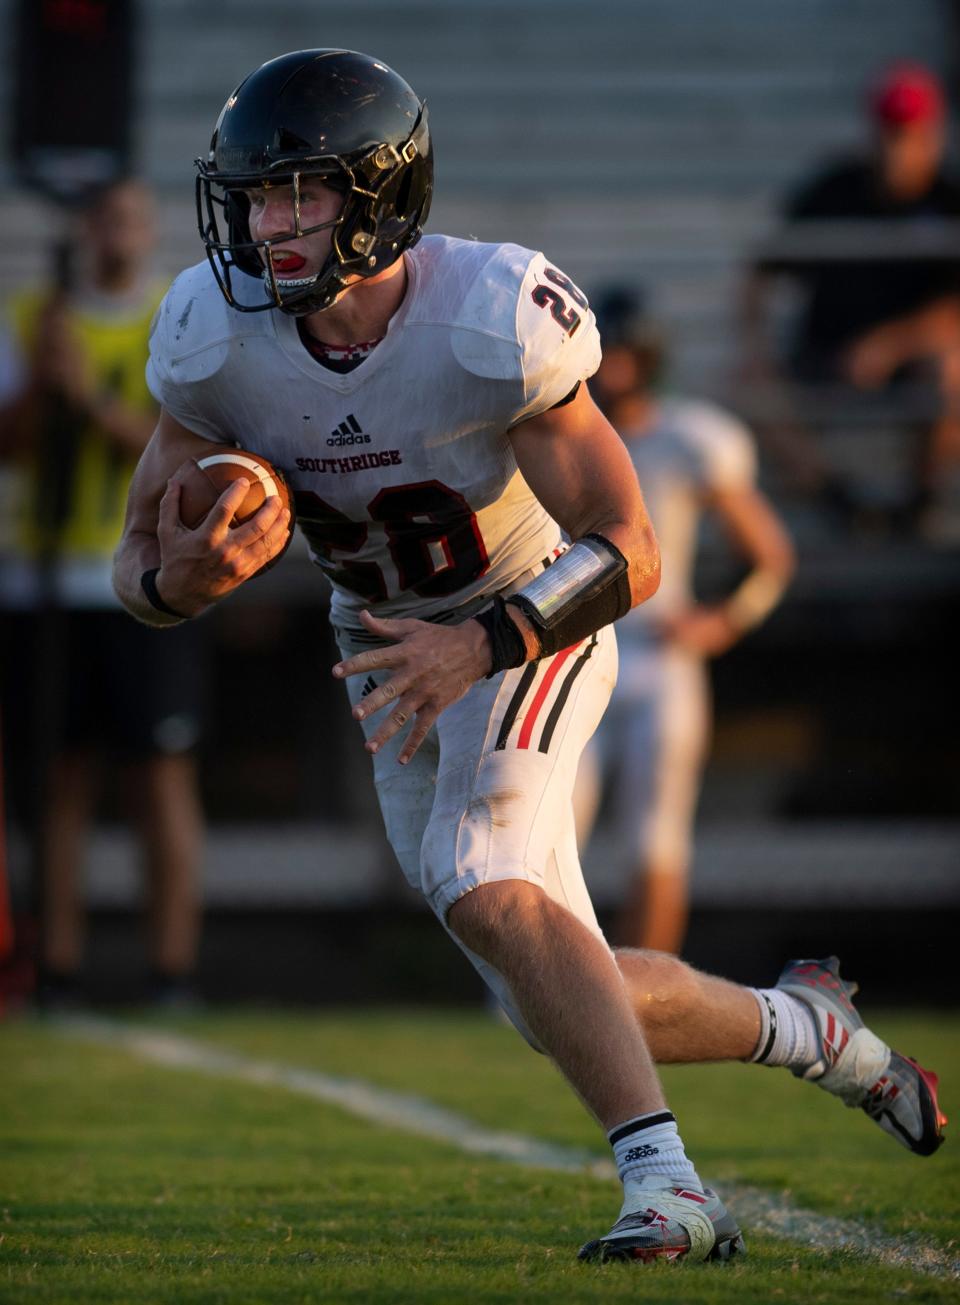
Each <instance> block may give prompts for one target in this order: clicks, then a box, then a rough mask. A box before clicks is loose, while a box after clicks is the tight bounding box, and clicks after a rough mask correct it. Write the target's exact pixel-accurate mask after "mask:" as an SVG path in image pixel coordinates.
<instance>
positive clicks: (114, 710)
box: [0, 180, 202, 1005]
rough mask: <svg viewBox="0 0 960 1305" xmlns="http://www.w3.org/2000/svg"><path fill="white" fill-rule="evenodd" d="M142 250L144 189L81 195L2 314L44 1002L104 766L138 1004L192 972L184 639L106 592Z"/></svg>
mask: <svg viewBox="0 0 960 1305" xmlns="http://www.w3.org/2000/svg"><path fill="white" fill-rule="evenodd" d="M153 243H154V221H153V201H152V199H151V197H150V195H149V193H148V192H147V190H146V189H145V187H144V186H143V185H142V184H140V183H139V182H137V181H133V180H122V181H118V182H115V183H113V184H111V185H110V186H109V187H107V188H105V189H103V190H102V191H100V192H98V193H97V194H96V195H95V196H93V197H92V198H91V199H90V200H89V202H88V203H87V204H86V206H85V207H84V209H83V211H82V213H81V215H80V219H79V227H78V229H77V233H76V238H75V239H73V240H71V241H69V242H65V243H64V245H63V246H62V247H61V249H60V250H59V253H58V258H57V259H56V264H57V266H56V268H55V272H54V276H53V277H52V279H51V283H50V284H48V285H44V286H41V287H37V288H35V289H32V290H29V291H27V292H25V293H21V294H20V295H19V296H17V297H16V298H14V299H13V301H12V302H11V303H10V305H9V311H8V319H7V324H6V330H7V337H6V340H5V342H4V347H3V349H2V350H0V353H2V355H3V356H5V357H6V358H7V366H6V367H5V368H4V372H5V379H4V387H3V391H2V392H0V405H2V406H0V456H2V459H3V463H4V467H5V470H6V480H7V487H8V489H9V488H10V486H11V484H12V485H15V486H16V487H17V489H18V493H17V496H16V497H17V505H18V507H19V509H20V510H19V512H18V515H17V520H16V523H15V531H14V534H15V538H14V540H13V541H11V539H10V538H7V539H6V540H5V544H6V548H7V552H6V555H5V556H4V558H3V561H2V565H0V606H2V608H3V609H4V610H3V622H2V624H3V629H4V635H3V639H2V645H0V652H2V657H3V660H2V666H0V669H2V690H3V699H4V716H3V720H4V733H5V739H4V750H5V752H6V754H7V769H8V772H10V771H12V770H14V767H16V772H17V777H18V778H19V781H20V783H19V788H20V790H21V798H22V797H23V796H24V792H29V791H30V790H31V789H35V788H37V786H39V790H38V791H39V792H40V793H41V794H42V801H41V806H42V810H35V811H34V813H33V817H32V824H33V826H34V827H33V829H32V830H31V833H32V835H33V838H34V840H36V842H35V848H34V851H35V866H36V868H37V873H38V875H39V876H40V878H41V880H42V883H41V884H40V885H38V888H39V897H40V901H41V904H42V921H41V931H42V937H41V958H40V960H41V964H40V973H39V981H38V997H39V1000H40V1001H41V1003H47V1004H50V1005H65V1004H74V1003H75V1002H76V1001H77V1000H78V999H79V995H80V992H81V987H80V971H81V963H82V955H83V909H82V892H81V890H80V887H79V885H78V872H79V867H80V863H81V860H82V855H83V850H84V841H85V836H86V834H87V831H88V828H89V824H90V821H91V818H92V814H93V803H94V798H95V763H96V762H97V761H98V760H100V759H101V756H102V754H103V753H105V752H109V753H111V754H112V755H113V759H114V760H115V761H116V762H117V763H118V764H119V766H120V767H122V774H123V778H124V780H125V781H126V784H127V792H126V796H125V800H124V806H123V811H124V814H126V813H128V812H129V815H130V818H131V819H132V820H133V821H134V822H135V823H136V826H137V828H138V831H139V834H140V838H141V842H142V847H143V855H144V861H145V867H146V871H147V881H148V886H149V901H150V912H149V914H150V943H149V951H150V962H151V965H152V971H151V975H150V979H149V984H148V991H147V995H148V996H149V997H150V998H153V999H156V1000H157V1001H160V1002H172V1001H177V1000H180V999H182V998H186V997H187V996H188V995H189V992H190V983H191V975H192V971H193V969H194V964H195V959H196V950H197V941H198V929H199V906H198V890H197V874H198V862H199V857H200V851H201V839H202V819H201V811H200V806H199V800H198V795H197V782H196V772H195V763H194V760H193V757H192V755H191V750H192V748H193V747H194V745H195V743H196V741H197V738H198V733H199V722H200V713H201V700H200V697H201V684H200V676H201V673H202V667H201V658H202V647H201V644H200V642H199V641H200V639H201V637H202V636H201V632H200V627H199V626H198V625H196V624H193V623H190V624H188V625H185V626H183V627H182V628H179V629H176V630H171V631H170V632H168V633H167V634H165V635H164V636H162V637H160V638H158V637H157V635H156V633H155V632H154V631H152V630H149V629H148V628H147V627H145V626H143V627H141V626H139V625H138V624H137V623H136V622H135V621H132V620H131V619H130V617H129V616H128V615H127V614H126V613H125V612H124V611H123V610H122V609H121V608H120V605H119V603H118V602H117V600H116V598H115V597H114V594H113V588H112V584H111V559H112V554H113V550H114V548H115V546H116V542H117V540H118V538H119V536H120V532H121V529H122V525H123V515H124V508H125V503H126V497H127V490H128V486H129V482H130V477H131V475H132V473H133V469H134V467H135V466H136V463H137V459H138V457H139V455H140V453H141V451H142V450H143V448H144V446H145V445H146V443H147V440H148V439H149V437H150V435H151V433H152V430H153V427H154V425H155V422H156V407H155V404H154V402H153V399H152V397H151V396H150V393H149V391H148V390H147V386H146V382H145V379H144V368H145V365H146V359H147V342H148V337H149V330H150V323H151V320H152V317H153V314H154V311H155V309H156V307H157V304H158V303H159V301H160V299H161V297H162V295H163V292H164V289H165V287H164V286H163V285H162V284H159V283H157V282H155V281H153V280H151V278H150V275H149V272H148V270H147V267H148V261H149V255H150V252H151V249H152V247H153ZM9 533H10V532H9V531H8V535H9ZM31 754H32V755H33V756H34V758H35V760H34V764H33V765H32V766H31V765H30V762H29V760H28V758H29V757H30V756H31ZM31 772H32V773H31ZM25 805H29V803H24V802H21V808H23V807H24V806H25ZM119 995H120V994H118V996H119ZM124 995H125V996H126V995H128V994H124Z"/></svg>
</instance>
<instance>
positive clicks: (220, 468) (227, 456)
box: [180, 449, 293, 530]
mask: <svg viewBox="0 0 960 1305" xmlns="http://www.w3.org/2000/svg"><path fill="white" fill-rule="evenodd" d="M184 470H185V472H186V475H185V477H184V479H183V481H182V483H181V485H180V520H181V521H182V522H183V524H184V525H185V526H188V527H189V528H190V529H191V530H195V529H196V528H197V526H199V525H200V523H201V522H202V521H203V520H204V519H205V518H206V515H207V513H208V512H209V511H210V509H211V508H212V507H213V505H214V503H216V501H217V499H218V498H219V497H220V495H221V494H222V493H223V491H224V490H225V489H227V488H228V487H229V486H230V485H231V484H232V483H233V482H234V481H235V480H239V479H240V477H241V476H246V478H247V480H249V481H250V488H249V489H248V490H247V496H246V498H245V499H244V500H243V502H242V503H241V504H240V506H239V507H238V508H237V510H236V512H235V513H234V514H233V520H232V521H231V522H230V525H231V526H242V525H243V523H244V522H245V521H249V520H250V518H251V517H252V516H253V515H254V513H255V512H256V511H257V510H258V509H259V508H261V507H262V506H263V503H264V500H265V499H267V498H269V497H270V495H272V494H279V496H280V499H281V501H282V503H283V506H284V507H286V508H289V509H290V511H291V513H292V512H293V502H292V497H291V494H290V489H289V486H288V485H287V482H286V481H285V480H284V478H283V473H282V472H279V471H277V469H276V467H274V466H272V465H271V464H270V463H269V462H268V461H267V460H266V458H261V457H259V456H257V455H255V454H253V453H247V452H245V451H244V450H243V449H224V450H223V452H222V453H210V454H208V455H207V456H206V457H203V458H199V459H193V458H191V460H190V462H189V463H188V464H187V466H186V467H185V468H184ZM290 528H291V530H292V529H293V519H292V517H291V521H290Z"/></svg>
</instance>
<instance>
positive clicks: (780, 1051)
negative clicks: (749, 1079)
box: [749, 988, 823, 1070]
mask: <svg viewBox="0 0 960 1305" xmlns="http://www.w3.org/2000/svg"><path fill="white" fill-rule="evenodd" d="M749 991H750V992H752V993H753V995H754V997H756V999H757V1005H758V1006H759V1007H760V1039H759V1041H758V1042H757V1047H756V1050H755V1051H754V1053H753V1055H752V1056H750V1057H749V1059H750V1060H752V1061H755V1062H756V1063H757V1064H760V1065H786V1066H787V1067H788V1068H790V1069H794V1070H797V1069H800V1070H803V1069H808V1068H809V1067H810V1066H811V1065H813V1064H815V1063H816V1062H817V1061H818V1060H820V1059H821V1058H822V1055H823V1050H822V1047H821V1042H820V1026H819V1024H818V1023H817V1017H816V1015H814V1013H813V1011H812V1010H811V1009H810V1007H809V1006H808V1005H807V1003H806V1002H804V1001H800V999H799V998H798V997H794V996H792V995H791V994H790V993H789V992H784V991H783V990H782V989H780V988H750V989H749Z"/></svg>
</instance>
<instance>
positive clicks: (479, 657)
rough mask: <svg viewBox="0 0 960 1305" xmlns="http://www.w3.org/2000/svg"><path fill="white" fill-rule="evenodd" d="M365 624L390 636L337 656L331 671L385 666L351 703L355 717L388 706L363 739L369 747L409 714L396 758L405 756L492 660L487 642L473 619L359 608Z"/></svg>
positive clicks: (402, 723) (361, 671)
mask: <svg viewBox="0 0 960 1305" xmlns="http://www.w3.org/2000/svg"><path fill="white" fill-rule="evenodd" d="M360 620H361V621H362V622H363V625H364V628H365V629H367V630H369V631H370V633H371V634H375V635H377V636H378V637H379V638H381V639H393V640H395V642H394V643H391V644H389V645H388V646H387V647H386V648H372V649H371V650H370V651H369V652H362V653H357V654H356V655H355V656H354V657H348V658H346V659H345V660H344V661H342V662H338V663H337V664H336V666H334V668H333V673H334V675H335V676H336V677H337V678H338V679H343V678H345V677H346V676H348V675H366V674H369V673H370V671H377V670H384V669H387V670H390V671H391V672H392V674H391V675H390V678H389V679H387V680H385V681H384V682H383V683H382V684H380V685H378V687H377V688H376V689H374V690H373V692H372V693H370V694H368V695H367V697H366V698H364V699H363V701H362V702H359V703H358V704H357V705H356V706H355V707H354V709H353V718H354V720H359V721H362V720H366V719H367V718H368V717H369V716H372V715H373V714H374V713H375V712H378V711H382V710H383V709H384V708H389V711H388V712H387V715H386V716H385V717H384V719H383V721H382V723H381V724H380V727H379V728H378V729H377V731H376V733H374V734H372V735H371V737H370V738H369V739H367V743H366V748H367V751H368V752H378V751H379V750H380V748H382V747H383V745H384V744H385V743H386V742H387V741H388V740H389V739H392V738H393V736H394V735H395V734H397V733H398V732H399V731H400V730H402V729H403V727H404V726H405V725H406V724H407V723H408V722H409V721H410V720H411V719H412V720H413V725H412V727H411V729H410V732H409V734H408V735H407V737H406V739H405V740H404V743H403V747H402V749H401V751H400V755H399V757H398V761H400V763H401V764H402V765H406V763H407V762H408V761H409V760H410V758H411V757H412V756H413V754H414V753H415V752H416V751H417V749H418V748H419V747H420V744H421V743H422V742H423V740H424V739H425V738H426V737H427V734H428V732H429V730H430V727H431V726H432V725H433V723H434V721H435V720H436V719H437V717H438V716H439V715H440V713H441V712H442V711H443V710H444V708H445V707H449V706H450V705H451V703H454V702H457V701H458V699H460V698H462V697H463V695H464V694H465V693H466V692H467V690H468V689H469V688H470V686H471V684H473V683H474V682H475V681H476V680H479V679H481V678H482V677H483V676H484V675H486V673H487V671H489V669H490V666H491V657H490V643H489V640H488V638H487V635H486V632H485V631H484V629H483V627H482V626H481V625H479V624H478V623H477V622H476V621H464V622H463V624H462V625H453V626H445V625H432V624H431V623H430V622H429V621H417V620H413V619H407V620H402V621H392V620H386V619H381V618H379V617H376V616H371V615H370V613H369V612H361V613H360Z"/></svg>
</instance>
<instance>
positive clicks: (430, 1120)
mask: <svg viewBox="0 0 960 1305" xmlns="http://www.w3.org/2000/svg"><path fill="white" fill-rule="evenodd" d="M58 1027H59V1028H60V1029H61V1030H62V1031H63V1032H64V1033H66V1034H68V1035H70V1036H72V1037H76V1038H80V1039H82V1040H83V1041H86V1042H95V1043H99V1044H101V1045H108V1046H116V1047H121V1048H122V1049H123V1050H124V1051H128V1052H130V1053H131V1054H132V1055H134V1056H137V1057H138V1058H139V1059H141V1060H145V1061H149V1062H151V1063H152V1064H155V1065H163V1066H165V1067H166V1068H168V1069H186V1070H193V1071H195V1072H197V1073H201V1074H210V1075H213V1076H215V1077H217V1078H229V1079H233V1080H234V1081H236V1082H242V1083H252V1084H256V1085H257V1086H261V1087H279V1088H283V1089H285V1090H286V1091H288V1092H296V1093H298V1094H299V1095H300V1096H305V1097H311V1098H312V1099H313V1100H315V1101H323V1102H325V1103H326V1104H328V1105H333V1106H338V1107H339V1108H340V1109H341V1110H345V1111H347V1112H348V1113H349V1114H351V1115H356V1116H357V1117H359V1118H360V1119H364V1120H367V1121H368V1122H371V1123H375V1124H382V1125H384V1126H386V1127H393V1128H398V1129H402V1130H403V1131H404V1132H407V1133H415V1134H417V1135H418V1136H420V1137H427V1138H430V1139H431V1140H432V1141H436V1142H446V1143H448V1144H449V1145H451V1146H455V1147H457V1148H458V1149H459V1150H461V1151H467V1152H469V1153H470V1154H472V1155H485V1156H489V1157H490V1158H491V1159H494V1160H504V1161H507V1162H508V1163H510V1164H518V1165H526V1166H529V1167H530V1168H534V1169H552V1170H556V1171H559V1172H561V1173H570V1174H581V1175H585V1176H587V1177H590V1178H597V1179H603V1180H605V1181H611V1180H613V1179H614V1178H615V1176H616V1175H615V1171H614V1167H613V1165H612V1164H611V1162H610V1161H609V1160H598V1159H597V1157H596V1156H594V1155H591V1154H590V1153H589V1152H587V1151H579V1150H576V1149H575V1148H573V1147H565V1146H558V1145H554V1144H552V1143H550V1142H540V1141H537V1139H536V1138H532V1137H526V1136H524V1135H523V1134H521V1133H501V1132H493V1131H491V1130H489V1129H486V1128H481V1127H480V1126H479V1125H478V1124H475V1123H472V1122H471V1121H470V1120H469V1119H466V1118H464V1117H462V1116H461V1115H458V1114H456V1113H455V1112H454V1111H452V1110H446V1109H444V1107H443V1106H437V1105H434V1104H433V1102H431V1101H428V1100H427V1099H426V1098H424V1097H418V1096H413V1095H411V1094H408V1093H403V1092H391V1091H390V1090H389V1089H388V1088H380V1087H376V1086H374V1084H372V1083H367V1082H364V1081H363V1080H362V1079H351V1078H339V1077H335V1076H334V1075H331V1074H324V1073H321V1072H320V1071H319V1070H312V1069H298V1068H297V1067H296V1066H293V1065H283V1064H277V1063H276V1062H274V1061H268V1060H254V1059H252V1058H251V1057H249V1056H244V1055H241V1054H239V1053H237V1052H233V1051H225V1050H223V1049H221V1048H219V1047H214V1046H211V1045H208V1044H206V1043H202V1042H197V1041H195V1040H194V1039H192V1038H186V1037H182V1036H181V1035H180V1034H177V1033H169V1032H164V1031H162V1030H157V1029H151V1028H146V1027H143V1026H138V1025H134V1024H125V1023H122V1022H119V1021H114V1020H103V1019H96V1018H93V1017H87V1016H78V1017H72V1018H66V1019H63V1020H62V1021H59V1023H58ZM722 1187H723V1193H724V1196H725V1197H729V1200H730V1204H731V1206H732V1207H733V1209H735V1211H736V1213H737V1217H738V1218H739V1219H740V1220H741V1221H742V1223H743V1224H744V1225H746V1226H747V1229H748V1232H749V1230H750V1229H755V1230H756V1231H758V1232H763V1233H769V1234H770V1235H771V1236H774V1237H780V1238H783V1239H785V1240H788V1241H792V1242H798V1243H801V1244H803V1245H810V1246H815V1247H817V1248H818V1249H819V1250H848V1251H855V1252H857V1253H858V1254H860V1255H865V1256H868V1257H869V1258H871V1259H874V1260H880V1261H881V1262H882V1263H884V1264H887V1265H890V1266H891V1267H897V1268H903V1269H913V1270H917V1271H919V1272H922V1273H933V1274H937V1275H941V1276H945V1277H949V1278H958V1279H960V1260H958V1259H957V1258H955V1257H954V1256H951V1255H949V1254H947V1253H946V1252H945V1251H941V1250H939V1249H938V1248H936V1247H933V1246H926V1245H923V1244H922V1243H920V1242H918V1241H915V1240H913V1239H911V1240H905V1241H901V1240H898V1239H897V1238H895V1237H889V1236H887V1235H885V1234H883V1233H878V1232H876V1231H874V1230H872V1229H870V1228H869V1227H867V1226H866V1225H865V1224H861V1223H857V1222H856V1221H854V1220H852V1219H836V1218H833V1217H832V1216H830V1215H824V1214H817V1213H816V1212H815V1211H812V1210H802V1209H798V1208H797V1207H796V1206H794V1205H792V1204H791V1203H790V1202H789V1201H788V1200H786V1199H785V1198H784V1197H782V1196H779V1195H777V1194H776V1193H775V1192H768V1191H764V1190H762V1189H760V1188H756V1187H746V1186H741V1185H737V1184H731V1183H724V1184H722Z"/></svg>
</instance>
